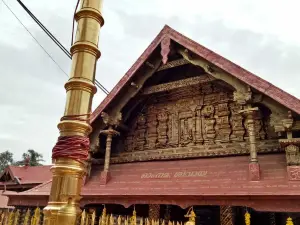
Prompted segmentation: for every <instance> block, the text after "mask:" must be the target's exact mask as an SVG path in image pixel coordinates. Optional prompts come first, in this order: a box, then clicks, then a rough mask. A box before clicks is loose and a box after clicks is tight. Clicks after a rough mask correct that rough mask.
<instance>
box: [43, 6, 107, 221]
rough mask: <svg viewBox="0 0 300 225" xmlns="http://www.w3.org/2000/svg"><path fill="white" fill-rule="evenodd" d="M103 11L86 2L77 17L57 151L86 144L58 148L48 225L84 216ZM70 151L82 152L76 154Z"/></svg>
mask: <svg viewBox="0 0 300 225" xmlns="http://www.w3.org/2000/svg"><path fill="white" fill-rule="evenodd" d="M101 8H102V0H83V1H81V5H80V9H79V10H78V11H77V12H76V14H75V20H76V21H77V23H78V26H77V33H76V37H75V42H74V44H73V46H72V47H71V54H72V67H71V72H70V79H69V80H68V81H67V83H66V84H65V89H66V95H67V99H66V106H65V112H64V117H63V118H62V119H61V121H60V123H59V124H58V129H59V132H60V137H59V139H58V142H57V144H56V146H55V147H57V146H58V143H60V144H61V142H60V140H63V141H64V142H68V140H69V141H70V140H71V139H72V138H73V140H74V139H75V140H76V138H77V139H80V138H81V140H85V145H84V146H83V145H79V144H77V146H76V144H72V143H69V142H68V143H67V145H66V144H65V145H60V146H59V147H60V148H56V149H58V150H59V151H58V152H55V154H54V151H53V158H54V159H55V160H54V163H55V164H54V166H53V167H52V169H51V171H52V173H53V179H52V187H51V192H50V196H49V203H48V206H47V207H45V209H44V215H45V217H44V224H45V225H54V224H55V225H56V224H57V225H63V224H70V225H72V224H75V222H76V217H78V216H79V215H80V209H79V200H80V192H81V187H82V184H83V178H84V176H85V174H86V162H85V160H86V157H85V156H86V155H88V150H89V141H88V135H89V134H90V132H91V131H92V128H91V126H90V124H89V114H90V113H91V105H92V99H93V95H94V94H95V92H96V87H95V85H94V82H95V68H96V62H97V60H98V58H99V57H100V51H99V49H98V40H99V31H100V28H101V26H102V25H103V24H104V20H103V17H102V14H101ZM78 146H79V147H78ZM70 147H74V148H75V147H77V148H78V149H76V150H77V151H76V152H75V151H74V149H73V150H72V149H69V148H70ZM66 149H67V150H66ZM63 151H64V152H63ZM62 152H63V153H62ZM78 152H79V154H78ZM75 153H77V156H76V154H75ZM82 155H83V157H80V156H82ZM76 157H77V158H76Z"/></svg>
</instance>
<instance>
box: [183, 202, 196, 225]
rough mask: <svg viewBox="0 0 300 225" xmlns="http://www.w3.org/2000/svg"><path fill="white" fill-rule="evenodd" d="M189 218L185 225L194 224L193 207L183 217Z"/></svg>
mask: <svg viewBox="0 0 300 225" xmlns="http://www.w3.org/2000/svg"><path fill="white" fill-rule="evenodd" d="M184 217H187V218H189V221H187V222H186V223H185V225H195V224H196V214H195V212H194V210H193V206H192V207H191V208H189V210H188V212H187V214H186V215H185V216H184Z"/></svg>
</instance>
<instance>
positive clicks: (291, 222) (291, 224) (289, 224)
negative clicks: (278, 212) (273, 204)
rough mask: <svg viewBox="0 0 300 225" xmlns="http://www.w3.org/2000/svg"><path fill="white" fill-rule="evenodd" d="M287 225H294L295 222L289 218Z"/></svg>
mask: <svg viewBox="0 0 300 225" xmlns="http://www.w3.org/2000/svg"><path fill="white" fill-rule="evenodd" d="M286 225H294V223H293V220H292V218H291V217H288V218H287V220H286Z"/></svg>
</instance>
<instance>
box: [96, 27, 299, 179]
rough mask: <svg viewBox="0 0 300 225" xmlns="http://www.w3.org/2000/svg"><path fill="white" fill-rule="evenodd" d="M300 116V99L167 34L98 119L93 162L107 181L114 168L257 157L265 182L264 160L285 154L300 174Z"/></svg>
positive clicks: (253, 160) (253, 168)
mask: <svg viewBox="0 0 300 225" xmlns="http://www.w3.org/2000/svg"><path fill="white" fill-rule="evenodd" d="M165 32H166V33H165ZM283 99H284V100H283ZM299 113H300V102H299V100H298V99H296V98H294V97H293V96H290V95H289V94H287V93H285V92H283V91H282V90H280V89H278V88H277V87H275V86H273V85H271V84H270V83H268V82H266V81H264V80H262V79H261V78H259V77H257V76H255V75H254V74H251V73H250V72H248V71H246V70H244V69H242V68H240V67H238V66H237V65H235V64H233V63H232V62H230V61H228V60H226V59H224V58H223V57H221V56H219V55H217V54H216V53H214V52H211V51H210V50H208V49H206V48H205V47H203V46H201V45H199V44H197V43H195V42H193V41H192V40H190V39H188V38H186V37H184V36H182V35H181V34H179V33H176V32H175V31H174V30H171V29H170V28H168V27H167V28H164V29H163V31H162V32H161V33H160V34H159V35H158V36H157V38H156V39H155V40H154V41H153V42H152V43H151V45H150V46H149V47H148V49H147V50H146V51H145V52H144V53H143V55H142V56H141V57H140V58H139V59H138V60H137V62H136V63H135V64H134V65H133V66H132V68H131V69H130V70H129V71H128V72H127V74H126V75H125V76H124V77H123V78H122V79H121V80H120V82H119V84H118V85H116V87H115V88H114V89H113V90H112V92H111V93H110V94H109V96H108V97H107V98H106V99H105V100H104V101H103V102H102V103H101V104H100V106H99V107H98V108H97V109H96V110H95V112H94V113H93V115H92V122H93V133H92V134H91V136H90V139H91V142H92V146H93V147H92V150H91V152H92V154H91V155H92V158H93V159H94V162H97V163H98V164H99V163H100V164H101V163H104V161H105V163H104V164H105V168H104V170H105V171H106V173H107V171H109V169H108V167H109V164H110V163H125V162H136V161H151V160H166V159H185V158H199V157H215V156H234V155H245V154H249V155H250V162H249V171H250V172H249V174H251V175H250V180H259V179H260V168H259V160H258V156H257V154H261V153H273V152H277V153H281V152H285V153H286V160H287V165H288V166H289V167H288V170H293V172H294V170H295V171H296V172H295V173H298V172H297V171H298V170H299V171H300V160H299V158H300V157H299V155H300V154H299V146H300V144H299V143H300V141H299V137H300V132H299V131H300V116H299V115H300V114H299ZM104 158H105V159H104ZM292 166H296V167H292ZM107 174H108V173H107ZM299 174H300V173H299ZM104 177H105V179H107V175H104ZM293 180H300V177H297V178H293Z"/></svg>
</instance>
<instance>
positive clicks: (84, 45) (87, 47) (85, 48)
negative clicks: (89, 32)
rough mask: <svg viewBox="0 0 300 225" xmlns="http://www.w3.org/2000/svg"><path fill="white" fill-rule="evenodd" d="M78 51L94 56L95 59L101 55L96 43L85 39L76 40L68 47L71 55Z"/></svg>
mask: <svg viewBox="0 0 300 225" xmlns="http://www.w3.org/2000/svg"><path fill="white" fill-rule="evenodd" d="M80 52H84V53H88V54H91V55H93V56H95V57H96V59H99V58H100V56H101V52H100V50H99V49H98V47H97V45H95V44H93V43H91V42H86V41H77V42H76V43H75V44H74V45H72V47H71V49H70V53H71V55H72V56H73V55H74V54H76V53H80Z"/></svg>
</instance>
